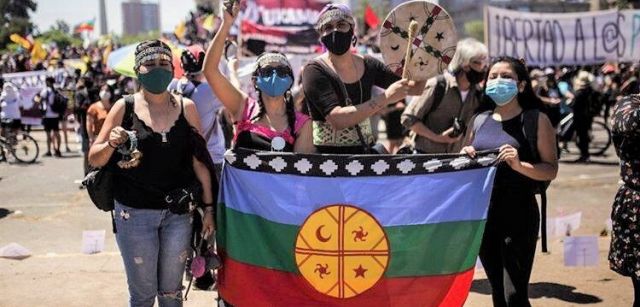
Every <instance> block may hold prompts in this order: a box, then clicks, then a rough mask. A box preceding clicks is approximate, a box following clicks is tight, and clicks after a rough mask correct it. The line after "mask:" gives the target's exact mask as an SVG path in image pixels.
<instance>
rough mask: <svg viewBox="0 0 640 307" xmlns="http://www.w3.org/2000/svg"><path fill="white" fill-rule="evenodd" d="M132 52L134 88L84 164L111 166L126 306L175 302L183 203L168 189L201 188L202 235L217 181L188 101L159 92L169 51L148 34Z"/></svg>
mask: <svg viewBox="0 0 640 307" xmlns="http://www.w3.org/2000/svg"><path fill="white" fill-rule="evenodd" d="M135 55H136V61H135V71H136V74H137V77H138V81H139V82H140V83H141V85H142V89H141V90H140V91H139V92H138V93H136V94H134V95H130V96H126V97H125V98H124V99H120V100H119V101H117V102H116V103H115V104H114V105H113V107H112V108H111V111H110V112H109V114H108V115H107V118H106V120H105V121H104V124H103V126H102V130H101V131H100V134H99V135H98V137H97V138H96V140H95V143H94V144H93V146H91V149H90V151H89V162H90V163H91V165H93V166H95V167H103V166H105V165H106V166H107V167H109V168H110V169H113V170H114V174H115V178H114V182H113V193H114V199H115V209H114V213H115V226H116V230H117V232H116V240H117V242H118V247H119V248H120V252H121V254H122V258H123V261H124V265H125V271H126V274H127V283H128V285H129V294H130V304H131V306H152V305H153V304H154V301H155V299H156V297H157V299H158V302H159V303H160V306H182V288H183V287H182V276H183V273H184V270H185V261H186V258H187V255H189V254H190V246H189V240H190V238H191V233H192V225H191V224H192V222H191V214H189V213H188V212H189V211H190V210H189V209H190V208H189V207H190V205H191V203H188V204H184V203H183V202H178V201H174V197H173V195H174V192H175V191H178V192H179V191H183V190H187V191H190V193H191V192H193V194H194V195H197V194H198V193H196V192H198V190H200V189H199V188H198V187H201V191H202V197H201V199H198V198H199V197H194V198H196V199H193V202H195V203H200V204H203V205H204V212H205V213H204V218H203V235H204V236H205V237H207V236H209V235H211V233H212V232H213V228H214V224H213V202H214V201H215V197H216V195H215V194H216V193H217V187H218V185H217V182H216V181H215V179H213V180H212V178H213V177H212V175H211V174H212V173H213V164H212V162H211V158H210V157H209V154H208V152H207V150H206V145H205V142H204V140H203V139H202V137H201V136H200V134H199V133H200V132H199V131H200V121H199V117H198V113H197V111H196V108H195V105H194V103H193V102H192V101H191V100H188V99H181V98H180V97H179V96H174V95H172V94H170V93H169V92H168V91H167V85H168V84H169V82H170V81H171V79H172V78H173V69H174V67H173V66H172V64H171V63H172V56H171V50H170V49H169V47H168V46H167V45H166V44H165V43H163V42H161V41H159V40H151V41H145V42H142V43H140V44H139V45H138V46H137V47H136V51H135ZM118 160H120V161H118ZM115 164H117V166H115ZM178 203H181V204H182V205H183V206H176V204H178Z"/></svg>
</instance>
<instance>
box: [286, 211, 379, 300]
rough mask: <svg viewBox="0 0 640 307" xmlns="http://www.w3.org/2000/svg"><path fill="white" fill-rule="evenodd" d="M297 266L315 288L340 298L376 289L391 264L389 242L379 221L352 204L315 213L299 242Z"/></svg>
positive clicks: (305, 226)
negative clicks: (374, 287) (375, 286)
mask: <svg viewBox="0 0 640 307" xmlns="http://www.w3.org/2000/svg"><path fill="white" fill-rule="evenodd" d="M295 253H296V264H297V265H298V269H299V270H300V273H301V274H302V276H304V278H305V279H306V280H307V281H308V282H309V284H311V286H312V287H313V288H314V289H316V290H317V291H319V292H320V293H323V294H325V295H328V296H331V297H336V298H350V297H354V296H356V295H358V294H360V293H363V292H364V291H367V290H368V289H370V288H372V287H373V286H374V285H375V284H376V283H377V282H378V281H379V280H380V278H381V277H382V275H383V274H384V272H385V270H386V269H387V266H388V264H389V242H388V240H387V236H386V234H385V233H384V230H383V229H382V226H381V225H380V223H378V221H377V220H376V219H375V218H374V217H373V216H372V215H371V214H369V213H368V212H366V211H364V210H362V209H360V208H356V207H353V206H349V205H332V206H327V207H324V208H320V209H318V210H317V211H315V212H313V213H312V214H311V215H309V217H307V220H306V221H305V222H304V224H302V227H301V228H300V232H298V237H297V239H296V249H295Z"/></svg>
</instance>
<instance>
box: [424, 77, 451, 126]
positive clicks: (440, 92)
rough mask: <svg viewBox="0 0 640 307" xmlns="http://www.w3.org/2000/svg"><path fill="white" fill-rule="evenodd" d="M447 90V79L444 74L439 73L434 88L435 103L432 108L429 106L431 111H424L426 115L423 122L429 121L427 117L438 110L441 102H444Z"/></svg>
mask: <svg viewBox="0 0 640 307" xmlns="http://www.w3.org/2000/svg"><path fill="white" fill-rule="evenodd" d="M446 90H447V80H446V79H445V78H444V75H438V76H437V77H436V86H435V88H434V89H433V103H432V104H431V108H429V112H427V113H424V117H423V118H422V122H423V123H426V122H427V117H428V116H429V114H431V113H432V112H433V111H435V110H437V109H438V107H439V106H440V104H441V103H442V99H443V98H444V94H445V92H446Z"/></svg>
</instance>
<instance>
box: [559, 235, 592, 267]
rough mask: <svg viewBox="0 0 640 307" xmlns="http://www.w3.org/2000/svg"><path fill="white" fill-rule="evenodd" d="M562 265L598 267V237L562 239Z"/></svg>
mask: <svg viewBox="0 0 640 307" xmlns="http://www.w3.org/2000/svg"><path fill="white" fill-rule="evenodd" d="M564 265H565V266H596V265H598V237H596V236H585V237H566V238H565V239H564Z"/></svg>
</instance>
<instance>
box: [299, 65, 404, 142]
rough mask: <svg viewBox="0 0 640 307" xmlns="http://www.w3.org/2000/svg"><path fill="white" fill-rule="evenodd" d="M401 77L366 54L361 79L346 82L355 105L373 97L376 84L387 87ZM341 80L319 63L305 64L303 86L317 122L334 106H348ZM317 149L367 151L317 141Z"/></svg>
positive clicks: (311, 112)
mask: <svg viewBox="0 0 640 307" xmlns="http://www.w3.org/2000/svg"><path fill="white" fill-rule="evenodd" d="M398 80H400V77H398V76H396V75H395V74H394V73H393V71H391V70H390V69H389V68H387V67H386V66H385V65H384V64H383V63H382V62H380V61H379V60H377V59H375V58H373V57H370V56H365V57H364V73H363V74H362V77H360V81H359V82H354V83H345V87H346V90H347V93H348V94H349V98H350V99H351V101H352V104H353V105H359V104H361V103H363V102H365V101H368V100H369V99H371V90H372V88H373V87H374V86H377V87H380V88H384V89H386V88H387V87H389V86H390V85H391V84H392V83H394V82H396V81H398ZM338 82H342V81H341V80H332V79H331V77H330V76H329V75H327V73H325V72H324V69H323V67H322V66H321V65H320V64H318V63H315V62H311V63H310V64H309V65H307V66H306V67H305V69H304V74H303V77H302V86H303V89H304V94H305V101H306V104H307V108H308V111H309V113H310V115H311V118H312V119H313V120H314V121H320V122H324V121H325V116H327V115H328V114H329V113H331V111H332V110H333V109H334V108H336V107H338V106H340V107H344V106H346V103H345V101H344V99H341V98H340V97H341V96H342V94H341V91H342V90H341V89H340V88H339V87H337V85H338V84H339V83H338ZM314 129H315V128H314ZM314 133H315V131H314ZM365 139H366V137H365ZM316 149H317V150H318V151H319V152H321V153H337V154H362V153H364V152H365V150H364V148H363V147H362V146H321V145H318V144H316Z"/></svg>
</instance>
